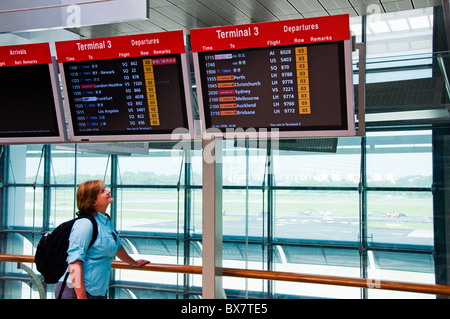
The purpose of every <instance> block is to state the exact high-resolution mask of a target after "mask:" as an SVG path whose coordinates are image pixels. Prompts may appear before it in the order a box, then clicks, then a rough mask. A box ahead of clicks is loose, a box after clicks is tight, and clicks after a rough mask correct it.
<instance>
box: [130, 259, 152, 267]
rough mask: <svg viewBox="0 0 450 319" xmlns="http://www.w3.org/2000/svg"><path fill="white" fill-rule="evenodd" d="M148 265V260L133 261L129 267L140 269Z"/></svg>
mask: <svg viewBox="0 0 450 319" xmlns="http://www.w3.org/2000/svg"><path fill="white" fill-rule="evenodd" d="M149 263H150V262H149V261H148V260H145V259H138V260H135V261H134V263H132V264H131V266H135V267H141V266H144V265H145V264H149Z"/></svg>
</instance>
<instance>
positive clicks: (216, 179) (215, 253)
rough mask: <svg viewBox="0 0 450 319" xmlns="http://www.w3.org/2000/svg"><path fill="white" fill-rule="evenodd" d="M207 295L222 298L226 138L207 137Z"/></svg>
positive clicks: (204, 265) (205, 159)
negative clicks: (223, 196)
mask: <svg viewBox="0 0 450 319" xmlns="http://www.w3.org/2000/svg"><path fill="white" fill-rule="evenodd" d="M202 242H203V244H202V245H203V257H202V258H203V270H202V275H203V276H202V284H203V288H202V289H203V290H202V294H203V298H204V299H221V298H223V297H224V295H223V288H222V138H213V139H211V140H203V241H202Z"/></svg>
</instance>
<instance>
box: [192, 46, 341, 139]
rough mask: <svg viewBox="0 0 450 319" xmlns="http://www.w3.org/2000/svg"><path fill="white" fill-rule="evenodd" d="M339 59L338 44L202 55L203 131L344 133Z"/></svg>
mask: <svg viewBox="0 0 450 319" xmlns="http://www.w3.org/2000/svg"><path fill="white" fill-rule="evenodd" d="M343 59H344V54H343V43H342V42H333V43H322V44H316V45H303V46H285V47H276V48H261V49H247V50H236V51H221V52H215V53H201V54H199V64H200V70H201V77H202V78H203V79H206V81H203V82H202V93H203V102H204V107H205V109H206V111H205V120H206V125H207V126H208V127H213V128H220V129H226V128H239V127H240V128H244V129H246V128H249V127H255V128H263V127H264V128H279V129H280V130H322V129H343V130H346V129H347V122H346V118H347V114H346V112H347V109H346V104H347V102H346V94H345V83H344V81H345V78H342V77H341V76H340V74H342V73H343V68H342V67H341V66H343ZM324 114H326V115H327V116H324Z"/></svg>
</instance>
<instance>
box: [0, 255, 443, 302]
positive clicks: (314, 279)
mask: <svg viewBox="0 0 450 319" xmlns="http://www.w3.org/2000/svg"><path fill="white" fill-rule="evenodd" d="M0 261H7V262H18V263H34V256H27V255H11V254H0ZM112 268H115V269H132V270H146V271H160V272H172V273H185V274H195V275H201V274H202V266H190V265H173V264H153V263H150V264H146V265H144V266H142V267H139V268H136V267H134V266H130V265H128V264H126V263H124V262H122V261H116V260H115V261H113V262H112ZM222 276H226V277H241V278H254V279H267V280H281V281H291V282H303V283H312V284H323V285H337V286H347V287H356V288H377V289H386V290H396V291H405V292H415V293H425V294H433V295H439V296H450V286H447V285H429V284H415V283H407V282H397V281H386V280H373V279H361V278H350V277H337V276H319V275H308V274H298V273H291V272H281V271H266V270H251V269H236V268H222Z"/></svg>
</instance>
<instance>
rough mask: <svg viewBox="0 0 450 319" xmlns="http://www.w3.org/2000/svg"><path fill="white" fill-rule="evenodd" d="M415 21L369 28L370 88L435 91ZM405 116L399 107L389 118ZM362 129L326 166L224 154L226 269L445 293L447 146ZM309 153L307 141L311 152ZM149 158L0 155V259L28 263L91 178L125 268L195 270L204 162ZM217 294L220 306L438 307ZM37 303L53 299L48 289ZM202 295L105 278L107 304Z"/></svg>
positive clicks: (297, 158)
mask: <svg viewBox="0 0 450 319" xmlns="http://www.w3.org/2000/svg"><path fill="white" fill-rule="evenodd" d="M413 16H418V17H425V20H427V21H428V26H425V27H420V28H419V27H418V29H416V30H412V29H409V30H404V32H403V33H402V32H401V31H392V30H391V32H390V33H388V34H384V33H383V34H382V33H378V34H377V31H376V26H380V24H373V23H376V22H380V21H392V20H395V21H397V20H401V19H407V16H401V15H399V14H398V13H397V14H391V15H382V18H383V19H381V20H377V21H368V24H367V28H368V29H367V30H370V32H368V33H367V43H368V52H367V54H368V56H367V58H368V60H367V66H368V74H367V80H368V85H370V84H371V83H372V84H376V83H384V82H387V81H391V80H392V79H393V78H395V80H394V82H395V81H397V82H398V81H409V80H420V79H427V78H430V77H431V78H432V77H433V70H432V69H433V66H434V55H433V9H431V8H429V9H426V10H425V9H421V11H420V12H414V15H413ZM371 23H372V25H371ZM371 26H372V27H371ZM352 28H354V29H355V30H358V29H359V28H361V17H358V18H356V19H352ZM409 28H413V25H412V24H409ZM378 32H381V31H378ZM357 37H358V39H361V35H358V36H357ZM386 38H390V39H392V41H394V39H395V42H396V45H394V43H391V45H386V43H385V46H384V50H385V51H383V52H382V51H380V50H383V48H382V46H383V43H382V40H383V39H386ZM400 44H402V45H400ZM413 48H415V49H414V50H413ZM402 50H403V51H402ZM354 58H355V59H356V58H357V57H356V55H355V56H354ZM380 61H382V62H383V63H381V62H380ZM405 61H409V62H408V66H407V67H404V66H405V65H406V62H405ZM411 61H413V62H411ZM387 79H390V80H387ZM383 106H386V105H383ZM415 107H417V106H415ZM421 108H422V109H425V110H426V109H427V108H428V105H422V106H421ZM404 109H405V105H397V106H394V107H393V110H394V111H395V110H397V111H398V110H404ZM393 110H392V109H391V110H390V111H393ZM368 117H369V116H368ZM367 124H368V131H367V133H366V137H365V138H361V137H348V138H339V139H338V140H337V145H336V150H335V152H317V151H315V152H312V151H308V149H305V147H304V144H302V143H303V142H304V141H302V142H299V143H298V144H299V145H297V147H298V150H286V149H283V146H282V145H283V144H282V143H280V147H279V148H278V149H276V148H255V147H253V145H249V144H246V143H237V142H234V141H227V140H225V141H224V162H223V185H224V190H223V240H224V245H223V248H224V249H223V265H224V266H225V267H237V268H249V269H265V270H277V271H292V272H298V273H309V274H323V275H335V276H349V277H358V278H359V277H367V278H374V279H379V280H383V279H385V280H396V281H407V282H420V283H433V284H434V283H447V282H446V275H442V274H441V272H440V270H439V269H441V268H442V267H441V266H439V265H436V262H435V259H434V257H433V254H434V253H435V250H436V247H435V245H436V242H437V241H436V238H435V236H437V235H436V234H437V233H436V225H435V221H436V214H437V212H436V209H437V208H436V207H439V203H441V204H443V201H444V199H443V197H439V196H440V195H439V194H440V193H439V192H436V190H435V189H434V188H433V185H434V183H435V180H436V168H437V167H439V165H438V163H445V159H446V158H447V156H446V153H445V151H443V148H444V146H441V148H440V149H435V148H434V147H435V145H439V143H438V142H439V141H443V140H445V136H447V135H446V134H445V132H446V131H445V129H439V130H437V129H435V126H433V125H431V124H430V123H429V122H426V121H420V120H419V121H416V122H414V123H411V122H408V121H406V120H405V119H402V118H400V120H398V121H391V120H390V121H388V122H387V123H384V124H383V125H376V124H377V123H376V122H372V123H370V122H368V123H367ZM441 124H445V120H444V121H441ZM318 143H319V140H318V139H313V140H312V141H311V142H310V143H309V144H308V145H309V146H310V145H311V144H312V145H314V144H318ZM302 145H303V146H302ZM134 146H136V145H134ZM148 146H149V149H148V152H145V154H142V152H141V151H142V150H141V149H132V148H131V145H128V146H127V145H125V146H124V149H123V150H122V151H125V152H124V153H115V155H111V153H113V150H115V151H117V149H116V148H115V146H114V145H109V144H99V145H97V146H96V147H94V149H95V151H93V150H92V149H93V148H88V147H86V145H83V144H79V145H73V144H64V145H11V146H1V149H0V150H1V153H0V158H1V161H0V168H1V170H0V178H1V179H0V183H1V184H2V186H3V187H1V188H0V193H1V195H2V196H1V198H0V201H1V217H2V218H1V233H0V252H1V253H10V254H33V253H34V251H35V247H36V244H37V243H38V241H39V239H40V236H41V233H42V230H43V229H52V228H53V227H55V226H56V225H58V224H59V223H60V222H62V221H64V220H67V219H69V218H71V217H72V216H73V214H74V212H75V211H76V207H75V201H74V195H75V191H76V187H75V185H77V184H79V183H81V182H82V181H84V180H87V179H93V178H95V179H103V180H105V183H106V184H107V187H109V188H111V189H112V191H113V197H114V198H115V201H114V203H113V204H112V205H111V207H110V214H111V216H112V218H113V221H114V223H115V226H116V228H117V230H118V231H119V233H120V235H121V237H122V239H123V242H124V245H125V247H126V248H127V250H128V251H129V252H130V253H131V254H133V255H135V256H142V257H144V258H148V259H150V260H151V261H153V262H157V263H158V262H161V263H178V264H191V265H201V256H202V214H201V213H202V205H201V204H202V184H201V183H202V161H201V160H202V158H201V156H202V153H201V150H200V149H198V148H197V149H192V150H191V151H188V152H186V154H183V153H182V152H180V151H179V150H177V149H173V148H172V146H173V145H172V144H170V143H169V144H161V143H149V145H148ZM309 146H307V147H309ZM284 147H287V146H286V144H285V145H284ZM144 148H145V145H144ZM127 152H129V153H128V154H126V153H127ZM184 155H186V156H184ZM269 162H270V163H271V164H272V166H271V167H270V168H269V167H268V163H269ZM441 167H442V165H441ZM443 183H444V186H445V184H446V183H445V179H444V181H443ZM444 235H445V229H444ZM439 236H441V235H439ZM0 272H1V273H0V275H1V279H0V297H1V298H35V297H36V296H37V292H36V290H35V287H34V286H30V284H29V281H28V280H27V277H26V274H25V273H24V272H23V271H21V270H18V269H16V266H15V265H12V264H3V265H1V268H0ZM223 280H224V281H223V285H224V289H225V292H226V294H227V296H228V297H229V298H232V297H238V298H250V297H255V298H266V297H274V298H387V297H392V298H418V297H419V298H430V297H431V298H434V297H435V296H432V295H431V296H430V295H418V294H412V293H402V292H387V291H381V290H370V291H362V290H361V289H357V288H344V287H337V286H336V287H327V286H320V285H311V284H299V283H285V282H269V281H266V280H257V279H248V280H246V279H237V278H224V279H223ZM47 290H48V292H47V294H48V296H49V297H51V296H52V293H53V287H52V286H50V285H49V286H48V287H47ZM200 295H201V277H200V276H198V275H183V274H164V273H158V274H156V273H152V272H146V273H145V274H143V273H142V272H138V271H125V270H122V271H120V270H117V271H114V272H113V274H112V279H111V289H110V292H109V296H110V298H177V297H179V298H183V297H187V298H198V297H199V296H200Z"/></svg>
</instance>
